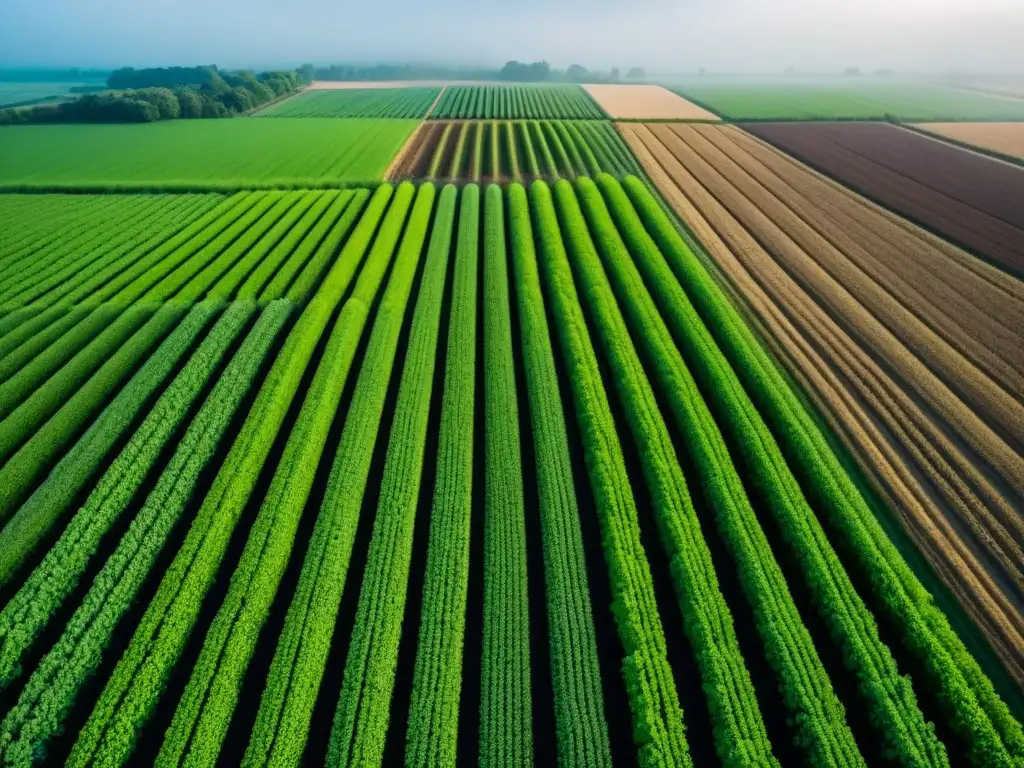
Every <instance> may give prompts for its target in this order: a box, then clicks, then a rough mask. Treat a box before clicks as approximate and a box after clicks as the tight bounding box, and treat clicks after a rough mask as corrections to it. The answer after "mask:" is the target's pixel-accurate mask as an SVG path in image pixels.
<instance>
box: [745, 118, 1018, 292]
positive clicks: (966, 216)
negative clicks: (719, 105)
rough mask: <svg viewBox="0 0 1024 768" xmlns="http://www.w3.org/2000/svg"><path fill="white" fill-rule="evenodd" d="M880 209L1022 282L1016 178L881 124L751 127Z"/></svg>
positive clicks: (990, 162)
mask: <svg viewBox="0 0 1024 768" xmlns="http://www.w3.org/2000/svg"><path fill="white" fill-rule="evenodd" d="M749 130H750V131H751V133H753V134H754V135H756V136H760V137H761V138H763V139H766V140H768V141H770V142H771V143H773V144H775V145H776V146H778V147H781V148H782V149H784V150H785V151H787V152H789V153H790V154H792V155H794V156H796V157H798V158H799V159H801V160H803V161H804V162H806V163H809V164H810V165H812V166H813V167H815V168H817V169H818V170H820V171H822V172H824V173H826V174H828V175H829V176H832V177H833V178H835V179H837V180H838V181H840V182H842V183H843V184H846V185H847V186H850V187H852V188H853V189H855V190H857V191H858V192H861V193H862V194H864V195H867V196H868V197H870V198H872V199H873V200H876V201H877V202H879V203H881V204H882V205H884V206H886V207H887V208H890V209H892V210H894V211H896V212H897V213H899V214H902V215H904V216H906V217H908V218H910V219H912V220H913V221H915V222H917V223H919V224H921V225H923V226H925V227H927V228H928V229H931V230H932V231H934V232H937V233H939V234H941V235H943V236H944V237H946V238H948V239H950V240H952V241H954V242H956V243H958V244H960V245H962V246H964V247H965V248H969V249H970V250H972V251H974V252H975V253H976V254H978V255H979V256H982V257H983V258H987V259H989V260H990V261H992V262H993V263H995V264H997V265H999V266H1000V267H1002V268H1004V269H1006V270H1008V271H1010V272H1012V273H1013V274H1015V275H1017V276H1018V277H1021V276H1024V206H1022V205H1020V201H1021V200H1024V171H1022V170H1021V169H1020V168H1017V167H1015V166H1012V165H1009V164H1008V163H1004V162H1001V161H999V160H995V159H992V158H987V157H984V156H982V155H979V154H977V153H974V152H966V151H964V150H962V149H960V148H958V147H955V146H952V145H950V144H945V143H943V142H940V141H933V140H932V139H929V138H927V137H924V136H921V135H919V134H917V133H914V132H913V131H907V130H904V129H902V128H898V127H896V126H892V125H885V124H873V123H865V124H856V125H853V124H848V123H822V124H813V125H812V124H804V125H790V124H781V123H780V124H777V125H772V124H766V125H751V126H749Z"/></svg>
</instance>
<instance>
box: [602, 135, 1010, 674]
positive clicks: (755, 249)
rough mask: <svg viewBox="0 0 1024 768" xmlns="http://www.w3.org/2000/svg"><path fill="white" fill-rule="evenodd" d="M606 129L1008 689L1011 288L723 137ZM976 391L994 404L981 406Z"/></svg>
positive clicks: (790, 167) (762, 152) (776, 158)
mask: <svg viewBox="0 0 1024 768" xmlns="http://www.w3.org/2000/svg"><path fill="white" fill-rule="evenodd" d="M619 130H620V131H621V132H622V134H623V135H624V136H625V138H626V140H627V142H628V143H629V144H630V146H631V147H632V148H633V149H634V151H635V153H636V154H637V156H638V157H639V158H640V160H641V162H642V163H643V165H644V168H645V170H646V171H647V172H648V174H649V175H650V177H651V179H652V180H653V181H654V182H655V183H656V184H657V186H658V187H659V188H660V189H661V191H662V192H663V194H664V195H665V197H666V199H667V200H668V201H669V203H670V204H671V205H672V207H673V208H674V209H675V210H676V212H677V213H678V214H679V215H680V217H681V218H682V219H683V221H684V222H685V223H686V224H687V226H688V227H689V228H690V229H691V230H692V231H693V232H694V234H696V235H697V237H698V238H699V239H700V240H701V241H702V242H703V244H704V246H705V248H706V249H707V251H708V253H709V255H710V256H711V257H712V258H713V259H714V261H715V262H716V265H717V267H718V268H719V269H720V270H721V271H722V273H723V275H724V276H725V277H726V279H727V280H728V281H729V282H730V284H731V285H732V287H733V289H734V290H735V291H736V292H737V293H738V294H739V296H740V297H741V298H742V300H743V301H744V302H746V304H747V305H748V307H749V309H750V311H751V312H752V314H754V315H755V316H756V317H757V318H758V320H759V325H760V326H761V327H762V329H763V331H764V334H765V336H766V341H767V342H768V343H769V346H771V347H772V348H773V350H774V351H775V353H776V355H777V357H778V358H779V359H780V361H781V362H783V364H784V365H785V366H786V368H787V369H788V370H789V372H790V374H791V375H792V376H793V378H794V379H796V380H797V381H798V382H799V383H800V384H801V385H802V386H803V387H804V389H805V390H806V391H807V393H808V395H809V396H810V398H811V399H812V401H813V402H814V403H815V404H816V405H817V407H818V408H819V410H820V411H821V413H822V414H823V416H824V418H825V419H826V421H827V422H828V423H829V424H830V426H831V427H832V428H833V430H834V431H835V433H836V434H837V436H838V437H839V438H840V439H841V440H842V441H843V442H844V443H845V444H846V445H847V447H848V448H849V449H850V451H851V453H852V454H853V456H854V457H855V459H856V460H857V462H858V463H859V464H860V466H861V468H862V470H863V471H864V472H865V474H866V475H867V476H868V478H869V479H870V480H871V481H872V483H873V484H874V486H875V488H876V490H877V491H878V492H879V493H880V495H881V496H882V497H883V499H885V500H886V501H887V502H888V503H889V504H890V506H891V507H892V509H893V510H895V512H896V513H897V515H898V518H899V519H900V522H901V524H902V525H903V527H904V528H905V530H906V531H907V533H908V534H909V535H910V537H911V539H912V540H914V542H915V543H916V544H917V545H918V547H919V548H920V550H921V551H922V552H923V553H924V555H925V557H926V558H927V559H928V560H929V562H930V563H931V565H932V566H933V568H934V569H935V571H936V573H937V574H938V575H939V576H940V578H942V580H943V581H944V582H945V583H946V585H947V586H948V587H949V589H950V592H951V593H952V594H953V595H954V596H955V597H956V598H957V600H958V602H960V604H961V605H962V607H963V609H964V611H965V612H966V613H967V614H968V615H969V616H971V617H972V619H973V620H974V621H975V623H976V624H977V625H978V626H979V627H980V628H981V630H982V631H983V632H984V633H985V635H986V636H987V638H988V640H989V641H990V643H991V645H992V647H993V648H994V650H995V652H996V654H997V655H998V656H999V658H1000V659H1001V660H1002V662H1003V663H1004V665H1006V666H1007V668H1008V669H1009V670H1010V673H1011V675H1012V676H1013V678H1014V679H1015V680H1016V681H1017V683H1018V684H1022V683H1024V620H1022V618H1021V604H1022V592H1024V589H1022V587H1024V585H1022V580H1021V567H1022V563H1024V552H1022V549H1021V541H1022V525H1021V521H1020V512H1021V510H1022V509H1024V493H1022V491H1024V489H1022V488H1021V487H1020V486H1021V483H1020V482H1019V481H1018V480H1017V479H1016V478H1015V476H1014V474H1015V473H1017V472H1020V471H1022V470H1021V467H1020V462H1021V459H1020V456H1019V454H1018V453H1017V452H1016V451H1015V450H1013V449H1012V448H1011V447H1010V446H1009V445H1008V444H1007V443H1006V442H1005V440H1004V438H1003V437H1001V436H1000V434H998V433H997V430H998V431H999V432H1002V431H1003V429H1002V427H1003V426H1005V425H1002V424H1001V421H1002V420H1003V419H1007V420H1009V421H1015V420H1016V419H1018V418H1019V417H1020V414H1021V406H1020V403H1019V402H1017V401H1016V400H1015V398H1014V396H1013V395H1012V394H1011V393H1013V392H1014V390H1013V389H1009V391H1008V390H1007V389H1004V386H1005V387H1009V386H1010V385H1009V383H1008V382H1009V381H1010V380H1016V377H1018V376H1020V375H1021V373H1022V370H1024V356H1022V346H1021V342H1020V339H1019V338H1018V337H1017V335H1016V332H1015V331H1014V328H1015V327H1019V326H1018V325H1017V324H1018V323H1019V322H1020V318H1021V312H1022V311H1024V303H1022V302H1020V301H1019V300H1018V299H1015V298H1013V294H1014V291H1013V287H1012V284H1014V283H1016V281H1014V280H1013V278H1011V277H1009V276H1008V275H1006V274H1005V273H1002V274H1000V275H999V278H994V277H993V275H992V274H991V273H989V272H985V271H979V272H976V271H973V270H971V269H969V268H967V266H966V262H967V261H968V260H970V259H971V257H969V256H967V255H966V254H962V253H960V254H959V258H954V257H953V256H951V255H950V254H949V253H948V252H947V249H948V248H949V246H948V244H942V245H943V246H944V248H943V247H939V246H938V243H937V241H936V240H935V239H934V238H932V237H931V236H929V235H927V234H926V233H924V232H921V231H920V230H917V229H916V228H914V227H912V226H910V225H908V224H907V223H906V222H902V225H901V224H900V223H897V221H895V220H894V217H892V216H891V214H888V213H887V212H884V211H881V210H879V209H878V208H877V207H876V206H873V205H872V204H870V203H868V202H867V201H865V200H863V199H861V198H859V197H857V196H856V195H854V194H853V193H851V192H850V191H849V190H847V189H845V188H843V187H840V186H839V185H837V184H835V183H834V182H831V181H829V180H826V179H824V178H823V177H821V176H819V175H818V174H816V173H814V172H812V171H810V170H809V169H807V168H806V167H804V166H801V165H800V164H799V163H796V162H794V161H793V160H791V159H790V158H788V157H786V156H785V155H783V154H781V153H779V152H778V151H776V150H774V149H772V148H770V147H769V146H767V145H765V144H763V143H762V142H760V141H758V140H756V139H754V138H752V137H750V136H748V135H746V134H744V133H743V132H741V131H739V130H737V129H735V128H732V127H726V128H723V127H718V126H666V125H651V126H642V125H627V124H620V125H619ZM975 261H976V260H975ZM999 280H1002V281H1003V282H1010V283H1011V286H1010V287H1009V288H1006V289H1004V287H1000V286H999V285H998V282H999ZM997 360H998V362H997ZM954 361H959V362H954ZM991 365H994V366H995V368H989V367H988V366H991ZM1004 365H1005V366H1006V367H1005V368H1003V367H1002V366H1004ZM996 368H999V369H1000V370H999V371H997V370H996ZM1004 376H1008V377H1010V378H1009V379H1002V377H1004ZM967 379H973V383H969V382H968V381H967ZM1001 380H1002V382H1003V385H1002V386H1001V385H1000V383H999V382H1000V381H1001ZM975 386H978V387H980V388H981V389H980V390H977V391H975V393H974V394H969V390H971V389H972V388H973V387H975ZM982 390H984V391H985V392H987V393H989V395H992V396H995V397H996V398H997V399H1002V398H1004V397H1005V398H1008V399H1007V400H1006V402H1005V403H1004V406H994V403H993V402H991V401H990V402H988V403H987V404H986V403H985V402H981V401H979V400H977V398H976V396H977V395H978V394H979V393H980V392H981V391H982ZM1016 391H1017V393H1018V394H1019V391H1020V390H1016ZM985 397H987V396H986V395H982V400H984V399H985ZM1004 407H1005V410H1004ZM979 413H985V414H986V419H993V420H994V421H995V422H996V423H995V424H994V426H993V427H990V426H989V424H987V423H986V420H985V419H982V418H980V417H979ZM1015 429H1016V427H1015V426H1012V425H1011V426H1010V429H1009V432H1010V433H1012V432H1014V431H1015ZM1007 439H1012V437H1009V436H1008V437H1007Z"/></svg>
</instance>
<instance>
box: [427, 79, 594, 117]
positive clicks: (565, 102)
mask: <svg viewBox="0 0 1024 768" xmlns="http://www.w3.org/2000/svg"><path fill="white" fill-rule="evenodd" d="M603 117H604V115H603V114H602V113H601V110H600V109H599V108H598V106H597V104H595V103H594V100H593V99H591V98H590V95H589V94H588V93H587V92H586V91H584V90H583V89H582V88H580V87H579V86H578V85H450V86H448V87H447V88H445V91H444V94H442V96H441V100H440V101H439V102H438V104H437V106H436V107H434V110H433V111H432V112H431V113H430V119H432V120H452V119H456V120H463V119H483V120H491V119H499V120H523V119H537V118H540V119H545V120H600V119H602V118H603Z"/></svg>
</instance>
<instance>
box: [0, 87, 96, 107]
mask: <svg viewBox="0 0 1024 768" xmlns="http://www.w3.org/2000/svg"><path fill="white" fill-rule="evenodd" d="M76 85H82V83H4V82H0V107H5V106H8V105H11V104H25V103H30V102H36V101H42V100H44V99H50V98H52V97H61V98H63V97H66V96H69V95H70V94H71V89H72V88H73V87H74V86H76Z"/></svg>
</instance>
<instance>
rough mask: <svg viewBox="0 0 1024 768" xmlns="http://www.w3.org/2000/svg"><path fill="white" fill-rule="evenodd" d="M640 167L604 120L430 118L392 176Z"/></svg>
mask: <svg viewBox="0 0 1024 768" xmlns="http://www.w3.org/2000/svg"><path fill="white" fill-rule="evenodd" d="M603 171H607V172H609V173H612V174H615V175H617V176H624V175H626V174H639V173H640V172H641V171H640V166H639V165H638V164H637V163H636V160H635V159H634V158H633V156H632V154H630V152H629V149H628V148H627V147H626V145H625V144H623V142H622V139H621V138H620V137H619V135H618V134H617V133H616V132H615V129H614V128H612V126H611V125H610V124H609V123H607V122H601V121H589V120H516V121H511V120H473V121H468V120H467V121H452V122H447V121H431V122H428V123H425V124H424V125H423V126H421V127H420V129H419V130H418V131H417V132H416V133H415V134H414V135H413V137H412V138H411V139H410V140H409V144H408V145H407V146H406V148H405V149H404V150H403V153H402V157H401V159H400V160H399V161H398V162H397V163H396V165H395V167H394V168H393V169H392V172H391V174H390V178H392V179H434V180H448V179H450V180H459V179H466V180H472V181H481V180H483V179H488V180H509V179H518V180H529V179H538V178H547V179H558V178H569V179H571V178H574V177H575V176H586V175H591V174H597V173H601V172H603Z"/></svg>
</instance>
